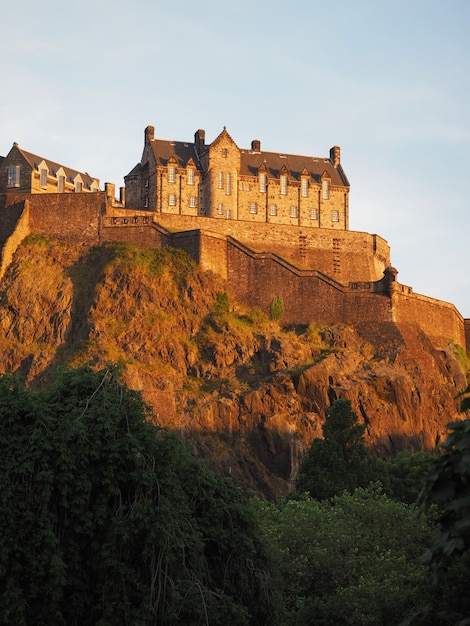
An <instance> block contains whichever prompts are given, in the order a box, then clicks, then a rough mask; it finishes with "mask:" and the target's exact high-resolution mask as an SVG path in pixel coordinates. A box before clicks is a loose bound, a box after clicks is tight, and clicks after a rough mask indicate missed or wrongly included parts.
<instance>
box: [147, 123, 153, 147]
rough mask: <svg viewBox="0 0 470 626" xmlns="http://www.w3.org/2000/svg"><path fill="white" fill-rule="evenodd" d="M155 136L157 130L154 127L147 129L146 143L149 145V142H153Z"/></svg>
mask: <svg viewBox="0 0 470 626" xmlns="http://www.w3.org/2000/svg"><path fill="white" fill-rule="evenodd" d="M154 135H155V128H154V127H153V126H147V128H146V129H145V143H146V144H147V143H149V141H153V139H154Z"/></svg>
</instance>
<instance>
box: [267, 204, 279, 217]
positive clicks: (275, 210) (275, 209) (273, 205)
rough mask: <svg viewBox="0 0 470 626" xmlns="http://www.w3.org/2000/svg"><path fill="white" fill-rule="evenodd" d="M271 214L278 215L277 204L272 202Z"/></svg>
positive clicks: (270, 206)
mask: <svg viewBox="0 0 470 626" xmlns="http://www.w3.org/2000/svg"><path fill="white" fill-rule="evenodd" d="M269 215H277V205H276V204H270V205H269Z"/></svg>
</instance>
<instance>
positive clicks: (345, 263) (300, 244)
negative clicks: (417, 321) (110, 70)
mask: <svg viewBox="0 0 470 626" xmlns="http://www.w3.org/2000/svg"><path fill="white" fill-rule="evenodd" d="M155 219H156V220H158V222H159V223H160V224H161V225H162V226H164V227H166V228H169V229H171V230H194V229H203V230H204V231H207V232H214V233H220V234H227V235H229V236H231V237H234V238H235V239H237V240H238V241H241V242H242V243H244V244H246V245H248V246H249V247H251V248H253V249H254V250H256V251H259V252H262V251H270V252H274V253H276V254H278V255H279V256H282V257H284V258H286V259H289V260H290V261H292V262H294V263H296V264H298V265H299V267H303V268H315V269H318V270H320V271H321V272H324V273H325V274H328V275H330V276H333V277H334V278H335V279H336V280H338V281H339V282H341V283H343V284H345V285H347V284H348V283H349V282H351V281H376V280H380V279H381V278H382V275H383V272H384V270H385V268H386V267H388V265H390V248H389V246H388V243H387V242H386V241H385V240H384V239H382V238H381V237H379V236H378V235H370V234H369V233H362V232H356V231H335V230H332V229H313V228H299V227H292V226H287V225H283V224H266V223H254V222H248V221H246V222H243V221H236V220H225V219H224V220H219V219H211V218H209V217H198V218H196V217H191V216H183V215H169V214H159V215H158V216H157V215H155Z"/></svg>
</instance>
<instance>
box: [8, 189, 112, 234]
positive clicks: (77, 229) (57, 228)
mask: <svg viewBox="0 0 470 626" xmlns="http://www.w3.org/2000/svg"><path fill="white" fill-rule="evenodd" d="M22 200H26V201H27V202H28V205H29V228H30V231H31V233H37V234H41V235H45V236H51V237H60V238H62V239H66V240H74V241H77V240H79V241H82V242H84V243H88V244H96V243H98V242H99V223H100V216H101V214H104V212H105V209H106V196H105V194H104V192H96V193H83V194H81V193H77V194H75V193H48V194H34V195H32V194H25V195H18V196H16V195H13V194H9V195H8V198H7V202H8V203H9V204H13V203H16V202H21V201H22Z"/></svg>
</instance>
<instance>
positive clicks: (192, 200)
mask: <svg viewBox="0 0 470 626" xmlns="http://www.w3.org/2000/svg"><path fill="white" fill-rule="evenodd" d="M189 206H190V207H191V208H194V207H195V206H196V196H190V197H189Z"/></svg>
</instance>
